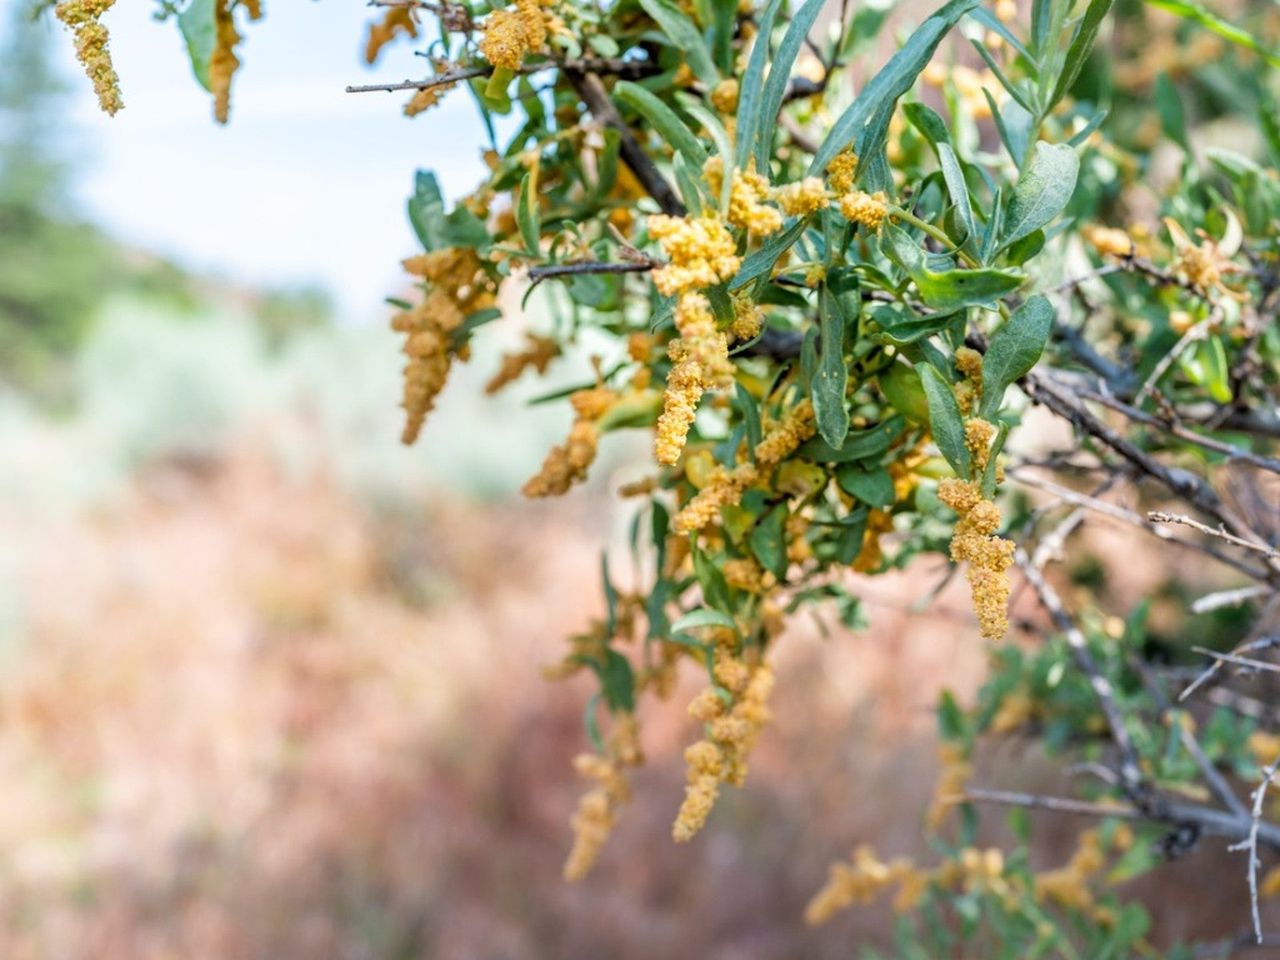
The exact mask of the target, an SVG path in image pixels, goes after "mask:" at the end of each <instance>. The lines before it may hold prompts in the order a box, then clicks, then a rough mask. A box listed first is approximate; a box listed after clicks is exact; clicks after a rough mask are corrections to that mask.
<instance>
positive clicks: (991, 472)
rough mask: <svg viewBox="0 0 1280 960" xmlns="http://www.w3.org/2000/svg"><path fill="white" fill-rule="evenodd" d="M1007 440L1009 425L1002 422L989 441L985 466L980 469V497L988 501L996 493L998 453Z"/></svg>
mask: <svg viewBox="0 0 1280 960" xmlns="http://www.w3.org/2000/svg"><path fill="white" fill-rule="evenodd" d="M1008 439H1009V424H1007V423H1005V422H1004V421H1003V420H1001V421H1000V426H999V428H998V429H997V430H996V436H995V439H994V440H992V441H991V449H990V450H989V451H987V465H986V466H985V467H983V468H982V484H981V489H982V495H983V496H984V497H986V498H987V499H988V500H990V499H991V498H992V497H994V496H995V493H996V480H997V478H998V477H999V469H1000V468H999V463H1000V451H1001V450H1003V449H1004V443H1005V441H1006V440H1008Z"/></svg>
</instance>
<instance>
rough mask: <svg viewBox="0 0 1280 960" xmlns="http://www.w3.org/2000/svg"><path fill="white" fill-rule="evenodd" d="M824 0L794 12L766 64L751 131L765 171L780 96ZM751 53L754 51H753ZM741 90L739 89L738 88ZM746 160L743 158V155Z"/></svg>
mask: <svg viewBox="0 0 1280 960" xmlns="http://www.w3.org/2000/svg"><path fill="white" fill-rule="evenodd" d="M824 5H825V0H806V2H805V5H804V6H803V7H801V8H800V9H799V10H798V11H796V15H795V17H793V18H792V20H791V23H789V24H788V25H787V32H786V33H785V34H783V37H782V43H780V44H779V45H778V52H777V53H775V54H774V55H773V60H772V61H771V62H770V65H769V78H768V80H766V81H765V86H764V92H763V94H762V96H761V107H760V115H759V117H758V119H757V120H756V129H755V132H754V133H753V134H752V140H753V142H754V147H755V158H756V169H757V170H768V169H769V159H770V146H771V145H772V143H773V130H774V127H775V126H777V123H778V111H779V110H781V109H782V99H783V97H784V96H785V95H786V92H787V84H788V83H789V82H790V80H791V67H792V65H793V64H794V63H795V62H796V56H797V55H798V54H799V53H800V47H801V45H802V44H803V43H804V40H805V37H807V36H808V35H809V31H810V30H811V29H813V22H814V20H816V19H817V17H818V14H819V13H820V12H821V10H822V8H823V6H824ZM761 42H763V43H764V44H765V46H766V47H767V46H768V43H769V35H768V34H767V33H763V32H762V33H761V34H760V38H759V39H758V40H757V41H756V43H757V44H758V43H761ZM753 53H754V51H753ZM739 89H741V88H739ZM743 160H744V162H745V157H743Z"/></svg>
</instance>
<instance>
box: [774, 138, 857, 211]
mask: <svg viewBox="0 0 1280 960" xmlns="http://www.w3.org/2000/svg"><path fill="white" fill-rule="evenodd" d="M841 156H845V157H849V156H852V154H847V153H846V154H841ZM839 159H840V157H836V160H839ZM832 163H835V160H833V161H832ZM855 163H856V161H855ZM850 186H852V181H850ZM773 198H774V199H775V200H777V201H778V206H779V207H781V208H782V212H783V213H785V214H786V215H787V216H789V217H807V216H808V215H809V214H811V213H817V212H818V211H819V210H821V209H822V208H823V207H825V206H826V205H827V203H828V202H829V201H830V196H829V195H828V193H827V187H826V184H824V183H823V182H822V180H821V178H819V177H805V178H804V179H803V180H797V181H796V182H795V183H788V184H785V185H784V186H781V187H778V188H777V189H776V190H774V191H773Z"/></svg>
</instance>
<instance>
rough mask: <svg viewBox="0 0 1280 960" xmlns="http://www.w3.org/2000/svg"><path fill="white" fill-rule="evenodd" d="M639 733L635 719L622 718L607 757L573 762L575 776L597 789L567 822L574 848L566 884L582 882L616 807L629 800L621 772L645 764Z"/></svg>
mask: <svg viewBox="0 0 1280 960" xmlns="http://www.w3.org/2000/svg"><path fill="white" fill-rule="evenodd" d="M638 733H639V729H638V726H637V724H636V718H635V715H634V714H624V715H623V716H622V717H621V718H620V719H619V721H618V723H617V726H616V728H615V730H614V733H613V736H612V737H611V739H610V742H609V748H608V751H607V755H606V756H603V757H601V756H596V755H594V754H582V755H580V756H578V757H577V758H575V759H574V762H573V765H574V767H575V768H577V771H578V773H579V774H580V775H581V776H583V777H586V778H587V779H589V780H594V781H595V783H596V786H595V787H593V788H592V789H590V790H588V791H587V792H586V793H585V794H583V796H582V799H581V800H579V801H578V809H577V811H576V812H575V813H574V815H573V817H572V818H571V820H570V824H571V826H572V827H573V848H572V849H571V850H570V851H569V856H568V859H566V860H565V863H564V878H565V879H566V880H569V881H573V880H581V879H582V878H583V877H585V876H586V875H587V874H588V873H589V872H590V871H591V868H592V867H593V866H595V862H596V860H597V859H598V858H599V856H600V851H601V850H602V849H603V848H604V844H605V841H606V840H608V839H609V833H610V831H611V830H612V829H613V823H614V817H615V813H616V811H617V809H618V807H619V806H621V805H622V804H624V803H626V802H627V801H628V800H630V799H631V786H630V784H629V783H628V782H627V776H626V774H625V773H624V772H623V768H624V767H633V766H637V765H639V764H641V763H643V762H644V755H643V753H642V752H641V750H640V741H639V735H638Z"/></svg>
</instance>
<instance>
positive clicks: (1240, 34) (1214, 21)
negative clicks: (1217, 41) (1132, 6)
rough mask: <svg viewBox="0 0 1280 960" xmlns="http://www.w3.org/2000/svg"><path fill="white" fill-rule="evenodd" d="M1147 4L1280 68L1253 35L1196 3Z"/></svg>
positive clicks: (1159, 0)
mask: <svg viewBox="0 0 1280 960" xmlns="http://www.w3.org/2000/svg"><path fill="white" fill-rule="evenodd" d="M1147 3H1148V4H1149V5H1150V6H1153V7H1157V8H1158V9H1160V10H1167V11H1169V13H1172V14H1176V15H1177V16H1179V17H1182V18H1183V19H1184V20H1190V21H1191V22H1192V23H1198V24H1199V25H1200V26H1202V27H1204V28H1205V29H1206V30H1208V31H1209V32H1210V33H1215V34H1217V35H1218V36H1220V37H1221V38H1222V39H1223V40H1227V41H1229V42H1231V43H1234V44H1236V45H1237V46H1241V47H1244V48H1245V49H1246V50H1252V51H1253V52H1254V53H1256V54H1258V55H1259V56H1261V57H1262V58H1263V59H1264V60H1266V61H1267V63H1269V64H1271V66H1273V67H1280V57H1277V56H1276V55H1275V54H1274V53H1273V52H1272V51H1270V50H1269V49H1267V47H1266V46H1264V45H1263V44H1262V42H1261V41H1259V40H1258V39H1256V38H1255V37H1254V36H1253V34H1251V33H1249V32H1248V31H1247V30H1242V29H1241V28H1240V27H1237V26H1235V25H1234V24H1231V23H1227V21H1225V20H1223V19H1222V18H1221V17H1220V16H1218V15H1217V14H1216V13H1214V12H1213V11H1211V10H1207V9H1205V8H1204V7H1202V6H1200V4H1198V3H1191V2H1190V0H1147Z"/></svg>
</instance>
